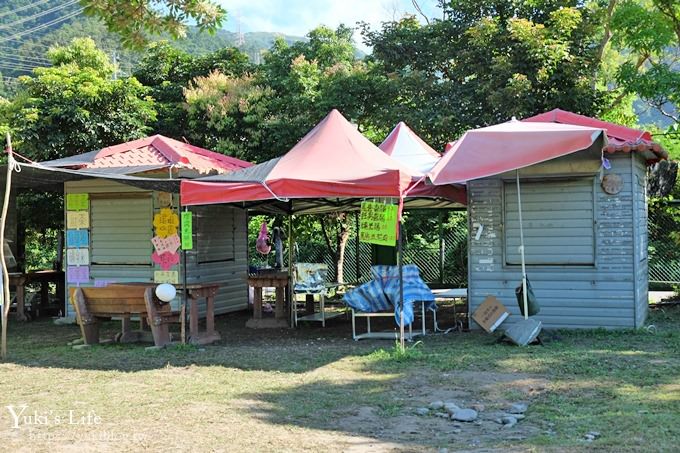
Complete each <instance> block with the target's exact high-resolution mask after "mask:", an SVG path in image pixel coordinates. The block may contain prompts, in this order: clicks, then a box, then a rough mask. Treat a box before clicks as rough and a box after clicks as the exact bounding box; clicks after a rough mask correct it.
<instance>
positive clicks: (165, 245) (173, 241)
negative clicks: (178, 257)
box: [151, 234, 180, 254]
mask: <svg viewBox="0 0 680 453" xmlns="http://www.w3.org/2000/svg"><path fill="white" fill-rule="evenodd" d="M151 243H152V244H153V247H154V249H156V252H157V253H158V254H162V253H165V252H169V253H175V252H176V251H177V249H178V248H179V245H180V241H179V236H177V235H176V234H173V235H172V236H168V237H166V238H162V237H160V236H154V237H153V238H152V239H151Z"/></svg>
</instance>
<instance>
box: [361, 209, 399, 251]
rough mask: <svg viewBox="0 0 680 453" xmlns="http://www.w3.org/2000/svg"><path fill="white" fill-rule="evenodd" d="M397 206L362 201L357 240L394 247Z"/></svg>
mask: <svg viewBox="0 0 680 453" xmlns="http://www.w3.org/2000/svg"><path fill="white" fill-rule="evenodd" d="M397 215H398V211H397V206H396V205H393V204H383V203H376V202H372V201H364V202H362V203H361V213H360V214H359V224H360V228H359V240H360V241H361V242H368V243H370V244H379V245H388V246H391V247H394V246H395V244H396V242H397Z"/></svg>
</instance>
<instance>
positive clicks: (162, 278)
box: [153, 271, 179, 285]
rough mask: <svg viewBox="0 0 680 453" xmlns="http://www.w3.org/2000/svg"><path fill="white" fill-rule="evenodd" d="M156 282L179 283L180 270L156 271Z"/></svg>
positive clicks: (154, 279) (154, 277)
mask: <svg viewBox="0 0 680 453" xmlns="http://www.w3.org/2000/svg"><path fill="white" fill-rule="evenodd" d="M153 281H154V283H172V284H173V285H177V284H178V283H179V272H177V271H154V273H153Z"/></svg>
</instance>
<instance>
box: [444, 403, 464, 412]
mask: <svg viewBox="0 0 680 453" xmlns="http://www.w3.org/2000/svg"><path fill="white" fill-rule="evenodd" d="M444 409H446V412H448V413H449V414H451V415H453V414H454V413H455V412H456V411H459V410H460V407H459V406H458V405H457V404H456V403H451V402H446V403H444Z"/></svg>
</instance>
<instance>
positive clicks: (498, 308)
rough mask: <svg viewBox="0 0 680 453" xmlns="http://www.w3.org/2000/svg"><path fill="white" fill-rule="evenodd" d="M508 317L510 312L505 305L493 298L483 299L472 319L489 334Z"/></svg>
mask: <svg viewBox="0 0 680 453" xmlns="http://www.w3.org/2000/svg"><path fill="white" fill-rule="evenodd" d="M508 316H510V312H508V309H507V308H505V305H503V304H502V303H500V302H499V301H498V299H496V298H495V297H494V296H489V297H487V298H486V299H484V302H482V305H480V306H479V307H478V308H477V310H475V312H474V313H473V314H472V319H474V320H475V322H476V323H477V324H479V325H480V326H481V328H482V329H484V330H486V331H487V332H489V333H491V332H493V331H494V330H496V328H498V326H500V325H501V323H502V322H503V321H505V318H507V317H508Z"/></svg>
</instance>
